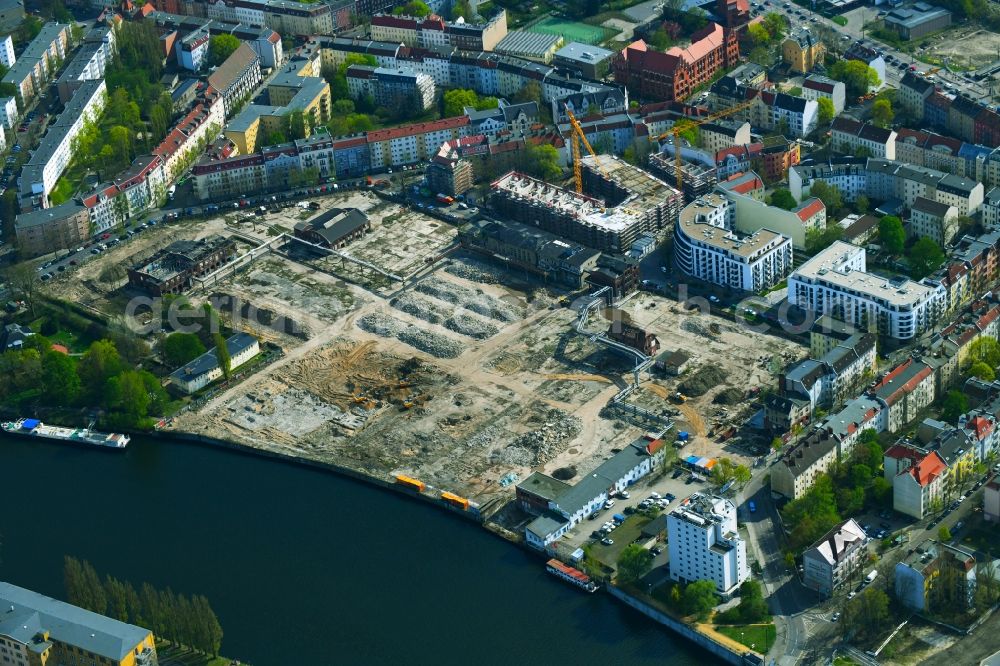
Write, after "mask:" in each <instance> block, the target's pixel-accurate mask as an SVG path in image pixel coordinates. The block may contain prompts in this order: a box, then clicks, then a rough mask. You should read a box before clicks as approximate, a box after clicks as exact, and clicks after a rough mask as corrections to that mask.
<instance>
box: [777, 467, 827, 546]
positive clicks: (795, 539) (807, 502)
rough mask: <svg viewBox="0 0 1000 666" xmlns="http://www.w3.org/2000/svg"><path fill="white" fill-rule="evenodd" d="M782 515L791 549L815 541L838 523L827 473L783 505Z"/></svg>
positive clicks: (820, 475) (819, 476) (818, 476)
mask: <svg viewBox="0 0 1000 666" xmlns="http://www.w3.org/2000/svg"><path fill="white" fill-rule="evenodd" d="M782 514H783V515H784V518H785V523H786V524H787V525H788V526H789V528H790V529H791V536H790V539H789V540H790V545H791V547H792V549H793V550H794V549H798V548H802V547H805V546H807V545H809V544H811V543H813V542H815V541H816V540H817V539H819V538H820V537H821V536H823V535H824V534H826V533H827V532H829V531H830V528H832V527H833V526H834V525H836V524H837V523H839V522H840V514H839V513H838V510H837V497H836V493H835V491H834V487H833V480H832V479H831V478H830V476H829V475H827V474H819V475H817V477H816V481H815V482H813V485H812V487H811V488H810V489H809V490H807V491H806V492H805V494H803V495H802V497H799V498H798V499H795V500H792V501H791V502H789V503H788V504H787V505H785V508H784V510H783V511H782Z"/></svg>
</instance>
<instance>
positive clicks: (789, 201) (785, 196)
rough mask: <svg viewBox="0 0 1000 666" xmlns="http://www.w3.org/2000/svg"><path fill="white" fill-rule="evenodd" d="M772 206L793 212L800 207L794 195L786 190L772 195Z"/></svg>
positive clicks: (777, 191)
mask: <svg viewBox="0 0 1000 666" xmlns="http://www.w3.org/2000/svg"><path fill="white" fill-rule="evenodd" d="M771 205H772V206H777V207H778V208H784V209H785V210H791V209H793V208H795V207H796V206H798V205H799V202H798V201H796V200H795V197H793V196H792V193H791V192H789V191H788V190H786V189H777V190H775V191H774V194H772V195H771Z"/></svg>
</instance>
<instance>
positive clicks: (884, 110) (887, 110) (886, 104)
mask: <svg viewBox="0 0 1000 666" xmlns="http://www.w3.org/2000/svg"><path fill="white" fill-rule="evenodd" d="M895 116H896V114H895V113H894V112H893V110H892V102H890V101H889V100H887V99H885V98H884V97H883V98H879V99H877V100H875V103H874V104H872V122H873V123H875V124H876V125H878V126H879V127H889V126H890V125H892V119H893V118H894V117H895Z"/></svg>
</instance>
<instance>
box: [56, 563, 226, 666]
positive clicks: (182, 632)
mask: <svg viewBox="0 0 1000 666" xmlns="http://www.w3.org/2000/svg"><path fill="white" fill-rule="evenodd" d="M63 579H64V584H65V587H66V598H67V601H69V603H71V604H73V605H74V606H79V607H80V608H85V609H86V610H89V611H93V612H94V613H99V614H101V615H106V616H108V617H111V618H113V619H115V620H119V621H121V622H128V623H130V624H135V625H138V626H140V627H143V628H146V629H149V630H150V631H152V632H153V634H154V635H155V636H158V637H162V638H166V639H168V640H170V641H172V642H175V643H180V644H182V645H186V646H188V647H190V648H193V649H195V650H199V651H201V652H203V653H205V654H210V655H213V656H216V657H217V656H218V655H219V649H220V648H221V647H222V626H221V625H220V624H219V620H218V618H217V617H216V615H215V612H214V611H213V610H212V607H211V605H210V604H209V602H208V599H206V598H205V597H203V596H200V595H192V596H190V597H186V596H184V595H183V594H176V593H175V592H173V591H172V590H171V589H170V588H169V587H168V588H167V589H166V590H158V589H156V588H154V587H153V586H152V585H150V584H149V583H143V584H142V585H141V586H140V587H139V589H138V590H137V589H136V588H135V587H134V586H133V585H132V583H130V582H128V581H121V580H118V579H116V578H114V577H112V576H106V577H105V578H104V579H103V580H102V579H101V577H100V576H99V575H98V574H97V571H96V570H94V567H93V566H91V564H90V563H89V562H87V561H86V560H83V561H80V560H77V559H76V558H74V557H70V556H68V555H67V556H66V558H65V561H64V565H63Z"/></svg>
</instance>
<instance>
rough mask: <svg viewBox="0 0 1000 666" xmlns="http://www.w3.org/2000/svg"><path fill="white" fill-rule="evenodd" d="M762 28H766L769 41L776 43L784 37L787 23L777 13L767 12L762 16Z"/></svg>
mask: <svg viewBox="0 0 1000 666" xmlns="http://www.w3.org/2000/svg"><path fill="white" fill-rule="evenodd" d="M764 27H765V28H767V32H768V34H769V35H770V36H771V41H772V42H776V41H778V40H779V39H781V38H782V37H784V35H785V29H786V27H787V23H786V22H785V17H784V16H782V15H781V14H779V13H778V12H768V13H767V14H765V15H764Z"/></svg>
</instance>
